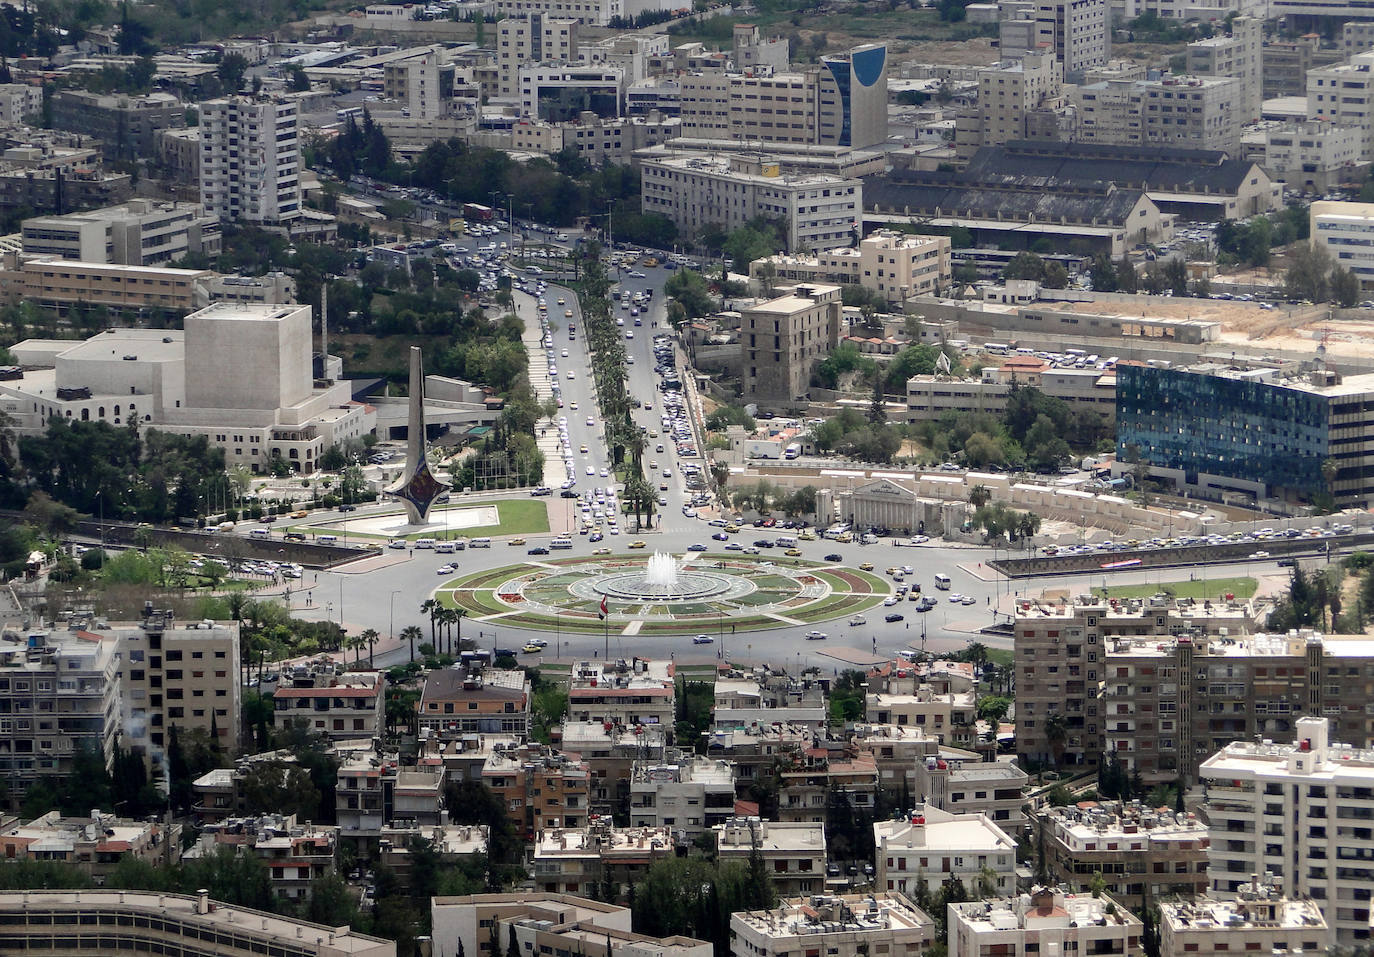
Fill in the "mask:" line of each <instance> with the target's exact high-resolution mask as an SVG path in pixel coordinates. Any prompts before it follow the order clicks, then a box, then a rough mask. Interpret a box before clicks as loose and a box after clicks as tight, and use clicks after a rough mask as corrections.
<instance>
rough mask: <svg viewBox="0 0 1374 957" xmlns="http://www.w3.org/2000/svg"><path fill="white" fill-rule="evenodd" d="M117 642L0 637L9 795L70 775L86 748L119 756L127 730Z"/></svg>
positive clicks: (94, 637) (0, 728)
mask: <svg viewBox="0 0 1374 957" xmlns="http://www.w3.org/2000/svg"><path fill="white" fill-rule="evenodd" d="M119 667H120V659H119V654H118V639H117V638H116V637H115V636H114V635H111V634H104V633H102V634H97V633H94V632H87V631H80V632H65V631H64V632H51V633H50V632H48V631H45V630H42V629H30V630H25V631H19V630H12V629H6V630H5V632H4V634H3V635H0V707H3V711H0V713H2V714H3V715H4V717H0V770H3V771H4V772H5V777H6V778H7V779H8V780H9V782H10V786H11V790H15V791H18V790H21V789H22V788H24V787H27V786H28V785H29V784H30V783H32V782H33V780H34V779H35V778H37V777H41V776H45V775H69V774H71V773H72V769H73V766H72V760H73V758H74V756H75V755H76V754H77V752H79V751H81V750H87V751H90V752H92V753H94V754H96V755H100V756H102V757H103V758H104V760H105V763H106V764H107V765H108V764H109V763H110V761H111V760H112V758H113V757H114V748H115V743H116V740H117V738H118V735H119V730H120V726H121V721H120V718H121V714H120V708H121V706H122V699H121V693H120V685H119V677H120V676H119Z"/></svg>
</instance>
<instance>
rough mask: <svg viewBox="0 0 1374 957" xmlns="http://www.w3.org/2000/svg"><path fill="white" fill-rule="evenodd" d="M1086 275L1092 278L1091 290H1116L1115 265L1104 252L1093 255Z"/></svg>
mask: <svg viewBox="0 0 1374 957" xmlns="http://www.w3.org/2000/svg"><path fill="white" fill-rule="evenodd" d="M1088 275H1089V276H1090V277H1091V279H1092V284H1093V292H1116V289H1117V284H1116V267H1115V266H1114V265H1113V264H1112V257H1111V256H1109V255H1107V254H1106V253H1099V254H1098V255H1096V256H1094V257H1093V261H1092V265H1091V266H1090V267H1089V270H1088Z"/></svg>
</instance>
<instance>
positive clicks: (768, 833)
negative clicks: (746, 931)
mask: <svg viewBox="0 0 1374 957" xmlns="http://www.w3.org/2000/svg"><path fill="white" fill-rule="evenodd" d="M712 830H713V831H715V838H716V858H717V859H718V860H720V861H740V862H742V863H747V862H748V861H749V859H750V857H752V856H753V855H754V854H755V853H757V854H758V855H759V856H760V857H761V858H762V859H763V865H764V867H765V868H766V869H767V871H768V874H769V876H770V877H771V878H772V879H773V886H774V887H775V888H776V889H777V892H778V896H780V897H797V896H802V895H809V894H814V893H819V892H821V891H824V890H825V863H826V856H825V825H824V824H811V823H803V822H796V823H785V822H782V821H761V820H759V819H758V818H757V817H733V818H731V819H730V820H728V821H726V822H725V823H724V824H717V825H716V826H715V827H714V828H712Z"/></svg>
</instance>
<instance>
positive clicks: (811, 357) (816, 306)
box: [740, 285, 843, 403]
mask: <svg viewBox="0 0 1374 957" xmlns="http://www.w3.org/2000/svg"><path fill="white" fill-rule="evenodd" d="M842 306H843V303H842V302H841V300H840V287H839V286H823V285H814V286H809V285H798V286H796V287H794V289H793V290H792V292H791V294H790V295H784V296H781V297H779V298H777V299H770V300H769V301H767V302H761V303H758V304H756V305H753V306H750V307H749V308H748V309H746V310H744V312H743V313H742V314H741V318H740V350H741V353H742V355H741V362H742V366H743V380H744V381H743V390H744V394H745V396H746V397H748V398H749V399H751V400H754V401H759V400H762V401H765V402H769V401H771V402H775V403H777V402H782V403H786V402H790V401H792V400H794V399H795V398H796V397H797V396H799V395H803V394H805V392H806V390H807V389H808V388H809V387H810V385H811V370H812V368H813V366H815V364H816V363H817V362H819V361H820V360H822V359H824V358H825V357H826V356H828V355H830V353H831V352H832V351H833V350H834V349H835V347H836V346H837V345H839V342H840V318H841V309H842Z"/></svg>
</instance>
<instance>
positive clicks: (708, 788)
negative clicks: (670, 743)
mask: <svg viewBox="0 0 1374 957" xmlns="http://www.w3.org/2000/svg"><path fill="white" fill-rule="evenodd" d="M734 814H735V773H734V769H733V768H732V767H730V765H729V764H727V763H725V762H724V761H717V760H713V759H710V758H703V757H701V756H699V755H685V754H684V755H682V756H680V757H678V758H677V759H676V760H675V761H671V762H668V763H663V764H656V763H648V762H643V763H641V762H635V766H634V768H633V770H632V771H631V772H630V824H631V825H632V826H634V827H652V828H661V827H666V828H669V829H671V830H672V832H673V834H674V835H675V836H676V837H677V839H678V841H679V843H691V842H692V841H694V840H696V838H697V837H699V836H700V835H702V834H704V833H705V832H706V831H708V830H710V829H711V828H713V827H715V826H716V825H717V824H722V823H724V822H725V821H726V820H728V819H729V818H731V817H733V816H734Z"/></svg>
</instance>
